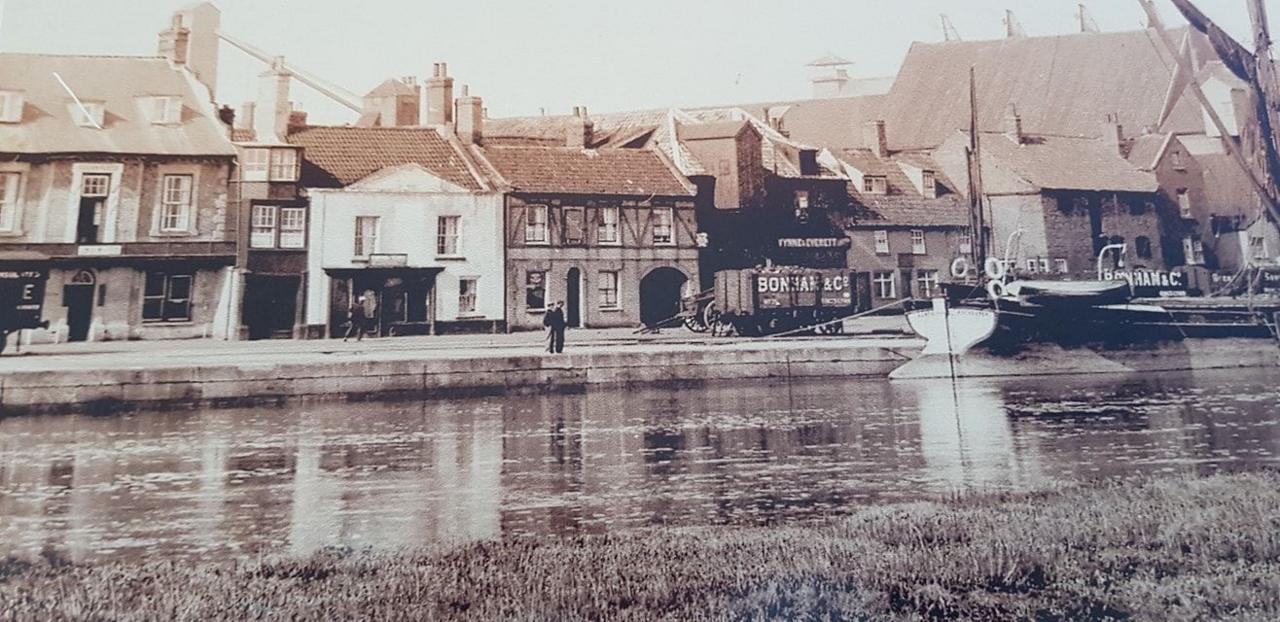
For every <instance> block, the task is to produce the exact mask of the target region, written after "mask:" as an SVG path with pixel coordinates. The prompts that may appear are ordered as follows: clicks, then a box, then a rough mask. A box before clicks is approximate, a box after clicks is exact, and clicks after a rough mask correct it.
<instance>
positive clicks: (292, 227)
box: [280, 207, 307, 248]
mask: <svg viewBox="0 0 1280 622" xmlns="http://www.w3.org/2000/svg"><path fill="white" fill-rule="evenodd" d="M306 246H307V208H305V207H282V208H280V248H306Z"/></svg>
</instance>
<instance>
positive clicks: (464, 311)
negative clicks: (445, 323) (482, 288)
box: [458, 277, 479, 315]
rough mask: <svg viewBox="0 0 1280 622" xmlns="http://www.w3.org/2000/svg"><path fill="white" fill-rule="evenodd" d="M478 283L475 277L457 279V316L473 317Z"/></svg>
mask: <svg viewBox="0 0 1280 622" xmlns="http://www.w3.org/2000/svg"><path fill="white" fill-rule="evenodd" d="M478 284H479V281H478V280H477V279H476V278H475V277H468V278H462V279H458V315H474V314H475V312H476V292H477V291H478V289H479V288H478Z"/></svg>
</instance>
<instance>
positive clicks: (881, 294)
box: [871, 272, 898, 298]
mask: <svg viewBox="0 0 1280 622" xmlns="http://www.w3.org/2000/svg"><path fill="white" fill-rule="evenodd" d="M871 285H872V287H873V289H874V290H875V292H876V296H877V297H878V298H897V297H898V287H897V278H896V277H895V275H894V273H892V272H877V273H875V275H874V278H873V279H872V281H871Z"/></svg>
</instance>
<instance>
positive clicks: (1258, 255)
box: [1249, 236, 1267, 259]
mask: <svg viewBox="0 0 1280 622" xmlns="http://www.w3.org/2000/svg"><path fill="white" fill-rule="evenodd" d="M1249 257H1251V258H1253V259H1266V258H1267V240H1266V238H1263V237H1260V236H1250V237H1249Z"/></svg>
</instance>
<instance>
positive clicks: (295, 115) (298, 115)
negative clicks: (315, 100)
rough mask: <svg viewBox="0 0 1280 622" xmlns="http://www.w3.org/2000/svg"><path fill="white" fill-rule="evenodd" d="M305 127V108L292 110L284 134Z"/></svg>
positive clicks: (299, 130)
mask: <svg viewBox="0 0 1280 622" xmlns="http://www.w3.org/2000/svg"><path fill="white" fill-rule="evenodd" d="M305 129H307V112H306V111H305V110H294V111H291V112H290V113H289V125H288V126H287V127H286V128H285V133H286V135H288V134H294V133H297V132H301V131H302V130H305Z"/></svg>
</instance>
